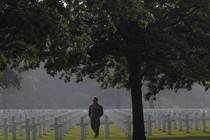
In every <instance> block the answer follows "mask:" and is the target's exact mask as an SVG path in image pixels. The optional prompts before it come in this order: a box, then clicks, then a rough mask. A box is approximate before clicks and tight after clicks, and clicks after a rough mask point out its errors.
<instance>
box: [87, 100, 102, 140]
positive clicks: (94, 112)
mask: <svg viewBox="0 0 210 140" xmlns="http://www.w3.org/2000/svg"><path fill="white" fill-rule="evenodd" d="M88 115H89V117H90V123H91V128H92V129H93V131H94V133H95V137H94V138H97V137H98V135H99V126H100V117H101V116H102V115H103V107H102V106H101V105H100V104H98V98H97V97H93V104H92V105H90V107H89V111H88Z"/></svg>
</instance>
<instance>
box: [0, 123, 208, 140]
mask: <svg viewBox="0 0 210 140" xmlns="http://www.w3.org/2000/svg"><path fill="white" fill-rule="evenodd" d="M184 130H185V129H184V128H183V131H181V132H180V131H178V130H175V129H172V130H171V132H172V134H170V135H169V134H167V133H166V132H161V131H158V130H157V129H153V130H152V136H148V135H147V134H146V137H147V140H210V125H209V124H208V125H207V132H202V131H201V126H200V127H199V130H200V131H195V130H194V129H193V128H192V129H190V133H185V132H184ZM103 131H104V130H103V127H102V126H101V127H100V134H99V137H98V138H93V137H94V133H93V131H92V130H91V129H89V133H88V135H87V136H86V140H104V139H105V138H104V132H103ZM9 134H10V135H9V140H12V138H11V133H9ZM17 136H18V132H17ZM0 140H3V135H2V133H1V132H0ZM17 140H25V137H20V136H18V137H17ZM37 140H54V131H53V130H51V131H50V132H48V133H47V135H44V136H43V137H41V138H37ZM62 140H80V127H79V126H75V127H73V128H71V129H70V130H69V131H68V133H66V134H65V136H64V137H63V138H62ZM108 140H132V139H131V138H128V137H127V136H126V134H125V133H124V132H122V131H121V130H120V129H119V128H118V127H117V126H116V125H110V138H109V139H108Z"/></svg>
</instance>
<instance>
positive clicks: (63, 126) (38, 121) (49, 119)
mask: <svg viewBox="0 0 210 140" xmlns="http://www.w3.org/2000/svg"><path fill="white" fill-rule="evenodd" d="M86 113H87V111H86V110H45V111H43V110H31V111H28V110H22V111H19V110H15V111H14V110H13V111H11V110H9V111H8V110H7V111H5V110H4V111H0V118H1V120H0V127H1V128H2V134H3V140H8V128H9V130H10V131H11V132H12V139H16V138H17V135H16V129H17V128H18V130H19V135H20V136H23V129H25V139H26V140H30V137H31V136H30V131H32V140H36V138H37V136H38V137H42V136H43V135H45V134H46V133H47V132H49V131H50V130H51V128H54V131H55V138H54V139H55V140H58V139H59V138H62V137H63V136H64V134H65V132H67V130H68V129H69V128H71V127H73V126H74V125H75V124H76V123H77V122H79V118H80V117H82V116H83V115H84V114H86ZM37 132H38V134H37Z"/></svg>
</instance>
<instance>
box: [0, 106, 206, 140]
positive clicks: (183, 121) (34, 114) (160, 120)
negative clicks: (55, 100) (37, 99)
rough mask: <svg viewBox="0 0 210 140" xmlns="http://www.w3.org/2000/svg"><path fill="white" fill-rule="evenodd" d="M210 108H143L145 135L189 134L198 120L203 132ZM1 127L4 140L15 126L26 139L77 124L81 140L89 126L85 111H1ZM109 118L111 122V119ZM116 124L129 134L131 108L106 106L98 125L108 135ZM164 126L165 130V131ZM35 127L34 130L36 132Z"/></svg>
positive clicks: (61, 132)
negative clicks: (158, 131)
mask: <svg viewBox="0 0 210 140" xmlns="http://www.w3.org/2000/svg"><path fill="white" fill-rule="evenodd" d="M209 113H210V111H209V110H207V109H203V110H201V109H194V110H193V109H190V110H187V109H185V110H180V109H177V110H176V109H163V110H160V109H155V110H151V109H149V110H144V118H145V122H144V124H145V128H146V129H145V130H146V133H148V135H152V127H154V128H156V129H158V130H160V131H162V132H167V133H168V134H171V131H172V124H173V128H174V129H177V127H178V130H179V131H183V128H185V132H186V133H189V131H190V128H191V127H192V124H194V128H195V130H198V126H199V123H200V122H201V123H202V131H203V132H205V131H206V124H207V123H206V122H207V121H208V120H210V119H209ZM2 116H3V119H1V120H0V124H1V125H0V126H1V128H2V130H3V135H4V140H8V129H7V128H9V129H10V131H11V132H12V137H13V139H16V131H14V130H16V128H17V127H18V129H19V135H20V136H22V135H23V129H25V137H26V140H30V131H32V139H33V140H36V137H37V136H38V137H42V135H45V134H46V133H47V132H49V131H50V130H51V128H54V132H55V138H54V139H55V140H58V139H60V138H62V137H63V136H64V135H65V133H66V132H67V131H68V130H69V129H70V128H71V127H73V126H75V125H79V126H80V136H81V140H84V139H85V137H86V135H87V133H88V128H89V119H88V117H87V110H9V111H4V112H2V111H1V110H0V118H2ZM110 120H111V121H110ZM111 123H115V124H117V125H118V126H119V127H120V128H121V129H122V130H123V131H124V132H125V133H126V134H127V136H128V137H131V125H132V111H131V110H130V109H107V110H105V113H104V116H103V117H102V121H101V124H102V125H103V126H104V136H105V138H109V125H110V124H111ZM166 129H167V130H166ZM36 130H37V132H36Z"/></svg>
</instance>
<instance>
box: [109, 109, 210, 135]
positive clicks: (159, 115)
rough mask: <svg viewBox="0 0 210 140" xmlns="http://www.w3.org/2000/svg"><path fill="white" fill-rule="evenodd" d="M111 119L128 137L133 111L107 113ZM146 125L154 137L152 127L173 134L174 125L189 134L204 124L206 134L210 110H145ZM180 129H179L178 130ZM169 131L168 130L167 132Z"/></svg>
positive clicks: (123, 110) (203, 129) (122, 110)
mask: <svg viewBox="0 0 210 140" xmlns="http://www.w3.org/2000/svg"><path fill="white" fill-rule="evenodd" d="M107 112H108V114H109V117H110V118H111V119H112V121H113V122H114V123H116V124H117V125H118V126H119V127H120V128H121V129H122V130H123V131H124V132H125V133H126V134H127V135H128V136H130V132H131V130H130V128H131V124H130V123H132V111H131V110H130V109H112V110H108V111H107ZM144 120H145V121H144V125H145V131H146V133H148V135H150V136H151V135H152V127H154V128H158V130H160V131H162V132H167V133H168V134H171V131H172V124H173V128H174V129H178V130H179V131H183V129H184V128H185V132H186V133H189V132H190V128H192V125H193V124H194V129H195V130H196V131H198V128H199V124H200V123H201V124H202V131H203V132H206V125H207V121H209V120H210V110H209V109H145V110H144ZM177 127H178V128H177ZM166 129H167V130H166Z"/></svg>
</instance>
